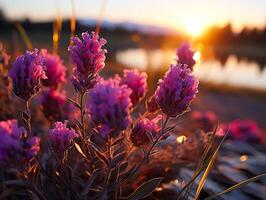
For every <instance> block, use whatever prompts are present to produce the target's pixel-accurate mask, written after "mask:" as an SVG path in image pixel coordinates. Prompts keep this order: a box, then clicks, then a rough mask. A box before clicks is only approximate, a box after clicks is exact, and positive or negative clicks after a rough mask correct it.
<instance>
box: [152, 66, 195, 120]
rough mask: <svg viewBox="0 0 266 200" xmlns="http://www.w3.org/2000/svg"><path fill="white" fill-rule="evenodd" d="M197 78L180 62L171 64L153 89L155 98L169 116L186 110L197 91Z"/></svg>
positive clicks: (174, 115)
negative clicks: (154, 89)
mask: <svg viewBox="0 0 266 200" xmlns="http://www.w3.org/2000/svg"><path fill="white" fill-rule="evenodd" d="M198 83H199V82H198V80H197V79H196V78H195V76H193V75H192V74H191V71H190V69H189V68H184V67H183V66H182V65H181V64H177V65H171V66H170V69H169V70H168V71H167V72H166V74H165V75H164V77H163V79H162V80H160V81H159V86H158V87H157V89H156V91H155V96H156V97H155V99H156V102H157V103H158V105H159V107H160V108H161V110H162V111H163V112H164V113H165V114H166V115H168V116H169V117H176V116H177V115H180V114H182V113H183V112H184V111H186V110H187V109H188V107H189V105H190V103H191V101H192V100H193V99H194V98H195V97H196V93H197V92H198Z"/></svg>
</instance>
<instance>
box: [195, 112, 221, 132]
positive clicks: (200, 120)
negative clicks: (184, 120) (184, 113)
mask: <svg viewBox="0 0 266 200" xmlns="http://www.w3.org/2000/svg"><path fill="white" fill-rule="evenodd" d="M192 118H193V119H194V121H195V122H196V124H197V128H201V129H202V130H204V131H205V132H209V131H213V130H214V128H215V125H216V124H217V122H218V119H217V116H216V114H215V113H214V112H212V111H207V112H200V111H194V112H193V113H192Z"/></svg>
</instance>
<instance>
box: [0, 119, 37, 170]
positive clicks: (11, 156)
mask: <svg viewBox="0 0 266 200" xmlns="http://www.w3.org/2000/svg"><path fill="white" fill-rule="evenodd" d="M26 138H27V132H26V130H25V129H24V128H23V127H18V123H17V120H7V121H1V122H0V141H1V145H0V165H5V164H8V163H10V162H12V161H13V162H22V161H25V160H29V159H31V158H32V157H34V156H35V155H36V154H37V153H38V151H39V150H40V147H39V145H40V139H39V138H38V137H32V138H29V139H26Z"/></svg>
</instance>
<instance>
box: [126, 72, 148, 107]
mask: <svg viewBox="0 0 266 200" xmlns="http://www.w3.org/2000/svg"><path fill="white" fill-rule="evenodd" d="M121 84H125V85H127V86H128V87H129V88H130V89H131V90H132V93H131V95H130V99H131V102H132V104H133V105H136V104H137V103H138V102H139V101H140V99H141V98H143V97H144V95H145V93H146V92H147V74H146V73H145V72H141V73H140V72H139V71H138V70H137V69H132V70H128V69H126V70H124V75H123V78H122V79H121Z"/></svg>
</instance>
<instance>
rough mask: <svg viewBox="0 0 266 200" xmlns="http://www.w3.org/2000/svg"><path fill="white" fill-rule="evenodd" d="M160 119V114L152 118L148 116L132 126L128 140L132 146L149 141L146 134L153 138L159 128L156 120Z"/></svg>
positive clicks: (145, 143)
mask: <svg viewBox="0 0 266 200" xmlns="http://www.w3.org/2000/svg"><path fill="white" fill-rule="evenodd" d="M160 119H161V115H159V116H158V117H156V118H155V119H153V120H150V119H148V118H142V119H140V120H139V121H138V122H137V123H136V124H135V126H134V128H133V129H132V131H131V134H130V140H131V141H132V143H133V145H134V146H142V145H147V144H149V143H150V139H149V136H148V134H149V135H150V136H151V139H153V138H155V137H156V135H157V133H158V132H159V130H160V127H159V125H158V124H157V123H158V121H159V120H160Z"/></svg>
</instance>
